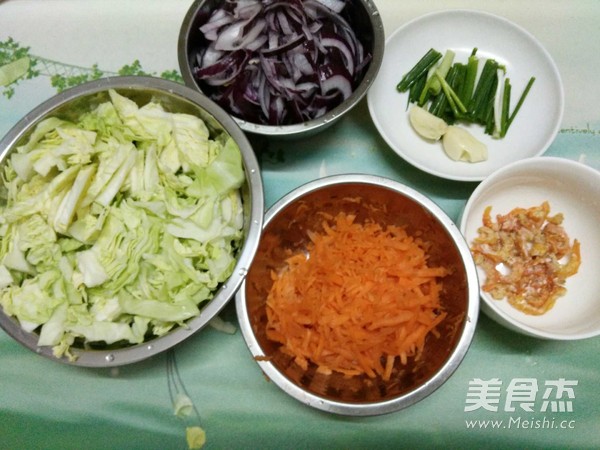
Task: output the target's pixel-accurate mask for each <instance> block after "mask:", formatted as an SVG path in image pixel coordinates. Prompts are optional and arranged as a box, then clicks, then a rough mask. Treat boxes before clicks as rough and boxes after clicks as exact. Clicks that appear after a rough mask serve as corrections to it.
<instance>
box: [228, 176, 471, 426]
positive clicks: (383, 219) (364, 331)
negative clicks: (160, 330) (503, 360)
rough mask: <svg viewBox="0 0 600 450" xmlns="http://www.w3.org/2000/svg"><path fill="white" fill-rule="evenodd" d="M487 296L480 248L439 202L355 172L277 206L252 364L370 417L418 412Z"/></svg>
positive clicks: (289, 386)
mask: <svg viewBox="0 0 600 450" xmlns="http://www.w3.org/2000/svg"><path fill="white" fill-rule="evenodd" d="M478 291H479V285H478V281H477V274H476V268H475V264H474V262H473V259H472V257H471V254H470V252H469V248H468V245H467V244H466V241H465V240H464V238H463V236H462V235H461V233H460V232H459V230H458V228H457V227H456V226H455V225H454V223H453V222H452V220H451V219H449V218H448V216H447V215H446V214H445V213H444V212H443V211H442V210H441V209H440V208H439V207H438V206H437V205H436V204H435V203H434V202H433V201H431V200H430V199H428V198H427V197H425V196H424V195H422V194H420V193H418V192H416V191H414V190H413V189H411V188H409V187H407V186H405V185H403V184H401V183H398V182H396V181H393V180H390V179H387V178H382V177H377V176H371V175H362V174H346V175H337V176H331V177H326V178H322V179H319V180H315V181H312V182H309V183H307V184H305V185H303V186H301V187H299V188H297V189H296V190H294V191H292V192H290V193H289V194H287V195H286V196H284V197H283V198H282V199H280V200H279V201H278V202H277V203H276V204H275V205H273V206H272V207H271V208H270V209H269V211H268V212H267V214H266V216H265V226H264V228H263V234H262V236H261V242H260V244H259V248H258V250H257V253H256V256H255V258H254V260H253V263H252V264H251V266H250V269H249V272H248V275H247V277H246V280H245V281H244V283H243V284H242V286H241V288H240V290H239V291H238V293H237V295H236V308H237V313H238V319H239V322H240V328H241V330H242V334H243V335H244V339H245V340H246V343H247V345H248V347H249V349H250V352H251V354H252V356H253V357H254V359H255V360H256V362H257V363H258V364H259V365H260V367H261V369H262V370H263V372H264V373H265V375H266V376H267V377H268V378H269V379H270V380H272V381H273V382H274V383H275V384H277V385H278V386H279V387H280V388H281V389H282V390H283V391H285V392H286V393H288V394H289V395H291V396H293V397H294V398H296V399H297V400H299V401H301V402H302V403H305V404H307V405H309V406H312V407H315V408H317V409H321V410H324V411H328V412H332V413H337V414H342V415H354V416H368V415H378V414H385V413H390V412H394V411H397V410H400V409H402V408H405V407H407V406H409V405H412V404H414V403H416V402H417V401H419V400H421V399H423V398H425V397H427V396H428V395H429V394H431V393H432V392H434V391H435V390H436V389H437V388H438V387H439V386H441V385H442V384H443V383H444V382H445V381H446V380H447V379H448V378H449V377H450V376H451V375H452V373H453V372H454V371H455V369H456V368H457V367H458V365H459V364H460V362H461V361H462V359H463V357H464V355H465V354H466V352H467V350H468V347H469V345H470V342H471V340H472V337H473V333H474V330H475V324H476V322H477V316H478V312H479V297H478Z"/></svg>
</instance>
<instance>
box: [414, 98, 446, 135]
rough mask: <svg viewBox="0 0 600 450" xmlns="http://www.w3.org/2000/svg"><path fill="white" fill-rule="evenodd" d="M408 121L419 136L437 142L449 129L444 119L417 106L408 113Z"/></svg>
mask: <svg viewBox="0 0 600 450" xmlns="http://www.w3.org/2000/svg"><path fill="white" fill-rule="evenodd" d="M408 119H409V121H410V124H411V125H412V127H413V129H414V130H415V131H416V132H417V134H419V136H421V137H423V138H425V139H430V140H433V141H437V140H439V139H440V138H441V137H442V136H443V135H444V133H446V130H447V129H448V124H447V123H446V122H445V121H444V120H443V119H440V118H439V117H437V116H434V115H433V114H431V113H430V112H429V111H427V110H426V109H423V108H421V107H420V106H417V105H414V106H413V107H412V108H411V109H410V111H409V112H408Z"/></svg>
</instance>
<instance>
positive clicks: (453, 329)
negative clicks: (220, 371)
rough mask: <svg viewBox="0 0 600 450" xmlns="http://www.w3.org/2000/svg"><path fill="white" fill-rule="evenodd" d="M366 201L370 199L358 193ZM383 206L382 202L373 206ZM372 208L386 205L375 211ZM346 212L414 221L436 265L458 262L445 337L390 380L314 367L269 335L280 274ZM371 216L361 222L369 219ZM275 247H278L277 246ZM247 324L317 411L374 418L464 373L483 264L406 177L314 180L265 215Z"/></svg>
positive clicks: (245, 295)
mask: <svg viewBox="0 0 600 450" xmlns="http://www.w3.org/2000/svg"><path fill="white" fill-rule="evenodd" d="M356 197H360V198H361V201H362V202H361V204H358V203H357V202H356V201H355V199H356ZM373 206H375V208H372V207H373ZM373 210H377V211H379V212H378V213H376V214H373V212H372V211H373ZM340 211H345V212H347V213H352V214H356V217H357V220H364V218H365V217H369V218H370V219H373V220H376V221H377V222H378V223H380V224H382V225H389V224H394V225H402V226H406V227H407V228H406V229H407V232H408V233H409V234H410V235H414V234H415V233H417V232H419V233H422V234H421V236H422V237H423V239H425V240H428V241H429V242H431V243H432V246H431V248H430V249H429V250H428V251H429V258H430V259H429V261H430V262H431V264H433V265H444V266H446V267H450V268H451V271H452V274H451V275H448V276H447V277H445V278H444V288H443V293H442V295H441V302H442V305H443V307H444V309H445V310H446V311H447V312H448V317H447V318H446V319H445V320H444V322H442V324H440V328H439V329H438V331H439V336H438V337H435V336H433V335H430V336H429V337H428V338H427V341H426V344H425V349H424V351H423V354H422V356H421V358H420V359H419V361H418V362H415V361H414V360H411V359H409V362H408V364H407V365H406V366H398V365H397V366H396V369H397V370H396V371H395V372H394V375H393V376H392V377H391V379H390V380H389V381H387V382H385V381H383V380H382V379H381V378H375V379H371V378H368V377H366V376H354V377H345V376H343V375H342V374H340V373H337V372H335V371H334V372H333V373H332V374H331V375H324V374H321V373H319V372H317V371H316V370H315V369H316V367H315V366H314V364H312V363H311V364H310V365H309V368H308V370H306V371H305V370H303V369H302V368H301V367H300V366H298V365H297V364H296V363H295V362H294V360H293V358H292V357H290V356H289V355H286V354H285V353H283V352H282V351H281V349H280V345H279V344H276V343H275V342H272V341H270V340H269V339H268V338H267V336H266V323H267V316H266V307H265V303H266V298H267V295H268V293H269V290H270V288H271V286H272V284H273V281H272V280H271V276H270V274H271V271H277V270H279V269H280V268H281V267H283V266H284V265H285V262H284V260H285V258H286V257H288V256H289V255H290V253H289V252H287V250H290V251H291V252H292V253H295V252H297V251H303V250H304V248H305V245H306V243H307V242H308V240H309V238H308V236H307V232H308V231H309V230H319V229H320V221H321V220H322V219H321V216H320V215H319V214H317V213H318V212H325V213H329V214H332V215H335V214H337V213H338V212H340ZM361 218H362V219H361ZM273 248H275V249H276V250H273ZM236 308H237V313H238V320H239V322H240V327H241V330H242V333H243V336H244V339H245V340H246V343H247V345H248V348H249V349H250V352H251V354H252V356H253V357H254V358H255V359H256V362H257V363H258V364H259V366H260V367H261V369H262V370H263V371H264V373H265V374H266V376H267V377H268V378H270V379H271V380H272V381H273V382H274V383H275V384H277V385H278V386H279V387H280V388H281V389H283V390H284V391H285V392H286V393H288V394H289V395H291V396H292V397H294V398H296V399H297V400H298V401H300V402H302V403H304V404H307V405H309V406H311V407H314V408H317V409H320V410H324V411H327V412H331V413H337V414H342V415H352V416H370V415H378V414H384V413H390V412H393V411H397V410H400V409H402V408H405V407H407V406H409V405H412V404H414V403H416V402H417V401H419V400H421V399H423V398H425V397H427V396H428V395H430V394H431V393H433V392H434V391H435V390H436V389H437V388H438V387H440V386H441V385H442V384H443V383H444V382H445V381H446V380H447V379H448V378H449V377H450V376H451V375H452V373H453V372H454V371H455V370H456V368H457V367H458V365H459V364H460V362H461V361H462V359H463V357H464V356H465V354H466V352H467V350H468V347H469V345H470V343H471V340H472V337H473V333H474V331H475V325H476V322H477V317H478V313H479V288H478V281H477V272H476V268H475V264H474V262H473V259H472V257H471V253H470V251H469V248H468V246H467V244H466V241H465V240H464V238H463V236H462V235H461V233H460V232H459V230H458V228H457V227H456V226H455V224H454V223H453V222H452V220H450V218H448V216H447V215H446V214H445V213H444V212H443V211H442V210H441V209H440V208H439V207H438V206H437V205H436V204H435V203H434V202H432V201H431V200H430V199H428V198H427V197H425V196H423V195H422V194H420V193H418V192H416V191H415V190H413V189H411V188H409V187H407V186H405V185H402V184H400V183H398V182H395V181H392V180H389V179H386V178H381V177H376V176H371V175H353V174H349V175H338V176H332V177H328V178H322V179H320V180H316V181H313V182H310V183H308V184H305V185H304V186H301V187H299V188H298V189H296V190H294V191H292V192H291V193H289V194H287V195H286V196H284V197H283V198H282V199H281V200H279V201H278V202H277V203H276V204H275V205H274V206H273V207H271V208H270V209H269V210H268V211H267V214H266V217H265V226H264V230H263V234H262V237H261V243H260V244H259V248H258V251H257V253H256V257H255V259H254V261H253V263H252V265H251V267H250V271H249V273H248V275H247V277H246V279H245V281H244V282H243V283H242V286H241V288H240V290H239V291H238V293H237V294H236Z"/></svg>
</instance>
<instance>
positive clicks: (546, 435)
mask: <svg viewBox="0 0 600 450" xmlns="http://www.w3.org/2000/svg"><path fill="white" fill-rule="evenodd" d="M190 3H191V0H169V1H161V0H127V1H118V0H86V1H83V0H80V1H76V0H45V1H43V2H42V1H39V0H8V1H7V0H5V1H0V66H2V65H4V64H6V63H8V62H10V61H13V60H15V59H18V57H20V56H29V57H30V60H31V61H32V62H33V63H34V64H32V66H31V67H30V71H29V72H28V73H27V75H26V77H25V78H22V79H19V80H17V81H15V82H12V83H10V84H8V85H6V86H1V85H0V135H4V134H5V133H6V132H8V130H9V129H10V128H11V127H12V126H13V125H14V124H15V123H16V122H17V121H18V120H19V119H20V118H21V117H22V116H23V115H25V114H26V113H27V112H28V111H29V110H31V109H32V108H34V107H35V106H36V105H37V104H39V103H40V102H42V101H43V100H45V99H47V98H49V97H50V96H52V95H53V94H55V93H56V92H57V91H60V90H62V89H64V88H66V87H69V86H71V85H75V84H78V83H81V82H82V81H85V80H87V79H92V78H94V77H98V76H108V75H113V74H151V75H154V76H160V77H163V78H169V79H174V80H180V79H181V78H180V76H179V73H178V63H177V52H176V47H177V35H178V33H179V27H180V24H181V21H182V20H183V16H184V14H185V12H186V11H187V8H188V7H189V5H190ZM376 4H377V6H378V8H379V11H380V13H381V16H382V18H383V21H384V25H385V30H386V34H387V35H389V34H391V32H393V31H394V30H395V29H396V28H398V27H399V26H401V25H402V24H403V23H405V22H407V21H409V20H411V19H413V18H416V17H418V16H420V15H422V14H425V13H427V12H432V11H437V10H442V9H450V8H468V9H478V10H483V11H488V12H492V13H495V14H498V15H501V16H504V17H506V18H508V19H509V20H512V21H513V22H516V23H517V24H519V25H521V26H522V27H524V28H526V29H527V30H528V31H530V32H531V33H532V34H533V35H535V36H536V37H537V38H538V39H539V40H540V41H541V42H542V44H543V45H544V46H545V47H546V48H547V50H548V51H549V52H550V53H551V54H552V56H553V57H554V59H555V61H556V63H557V65H558V68H559V70H560V72H561V76H562V79H563V82H564V86H565V113H564V118H563V123H562V126H561V131H560V133H559V134H558V136H557V138H556V140H555V141H554V143H553V144H552V145H551V146H550V148H549V149H548V151H547V152H546V155H554V156H561V157H565V158H569V159H574V160H580V161H584V162H585V163H586V164H589V165H590V166H592V167H595V168H596V169H600V156H599V155H600V107H599V105H600V83H598V82H597V81H596V78H597V72H598V68H600V52H598V47H597V45H596V42H597V40H598V38H600V3H599V2H597V1H595V0H587V1H585V0H580V1H577V2H572V1H567V0H564V1H559V0H552V1H544V0H532V1H528V2H523V1H517V0H504V1H500V0H495V1H488V2H479V1H475V0H471V1H468V0H462V1H461V0H432V1H427V2H423V1H418V0H404V1H397V0H376ZM253 143H254V145H255V150H256V152H257V155H258V157H259V160H260V164H261V169H262V175H263V180H264V185H265V202H266V206H267V207H268V206H270V205H271V204H273V203H274V202H275V201H276V200H277V199H279V198H280V197H281V196H283V195H284V194H285V193H287V192H288V191H290V190H291V189H293V188H295V187H297V186H299V185H301V184H303V183H304V182H307V181H310V180H312V179H315V178H318V177H322V176H324V175H332V174H337V173H346V172H363V173H372V174H377V175H383V176H387V177H390V178H392V179H395V180H398V181H401V182H403V183H406V184H407V185H409V186H412V187H414V188H416V189H418V190H419V191H421V192H423V193H424V194H426V195H428V196H429V197H431V198H432V199H433V200H435V201H436V202H437V203H438V204H439V205H440V206H441V207H442V208H443V209H444V210H445V211H446V212H447V213H448V214H449V215H450V217H451V218H453V219H454V220H457V219H458V217H459V215H460V212H461V210H462V208H463V206H464V204H465V203H466V200H467V198H468V197H469V195H470V193H471V192H472V191H473V189H474V188H475V186H476V184H475V183H461V182H453V181H447V180H442V179H439V178H436V177H434V176H431V175H428V174H425V173H423V172H421V171H419V170H417V169H415V168H413V167H412V166H410V165H409V164H408V163H406V162H405V161H403V160H402V159H401V158H400V157H398V156H397V155H396V154H395V153H394V152H393V151H392V150H391V149H390V148H389V147H388V146H387V145H386V144H385V142H384V141H383V140H382V139H381V138H380V137H379V135H378V133H377V131H376V129H375V127H374V125H373V123H372V122H371V119H370V116H369V112H368V109H367V106H366V101H362V102H361V103H360V104H359V105H358V106H357V107H356V108H355V110H353V111H352V112H351V113H350V114H348V115H347V116H345V117H343V118H342V120H340V122H339V123H337V124H336V125H334V126H333V127H331V128H330V129H328V130H327V131H326V132H325V133H322V134H319V135H317V136H314V137H312V138H309V139H303V140H299V141H277V140H267V139H254V140H253ZM598 300H599V301H600V298H599V299H598ZM222 315H223V317H224V318H225V319H226V320H228V321H230V322H232V323H235V322H236V320H237V319H236V317H235V309H234V307H233V302H231V303H230V304H229V305H228V306H227V308H226V309H225V311H224V312H223V314H222ZM599 353H600V339H599V338H593V339H588V340H584V341H575V342H553V341H542V340H538V339H533V338H528V337H524V336H521V335H518V334H515V333H514V332H511V331H508V330H506V329H504V328H502V327H501V326H499V325H497V324H496V323H494V322H492V321H491V320H489V319H488V318H487V317H485V316H483V315H482V316H481V317H480V319H479V323H478V325H477V331H476V333H475V338H474V341H473V344H472V346H471V348H470V350H469V352H468V354H467V356H466V358H465V360H464V362H463V364H462V365H461V366H460V367H459V368H458V370H457V371H456V372H455V374H454V375H453V376H452V377H451V378H450V380H449V381H447V382H446V383H445V384H444V385H443V386H442V387H441V388H440V389H439V390H437V391H436V392H435V393H434V394H432V395H431V396H429V397H427V398H426V399H424V400H422V401H421V402H419V403H417V404H416V405H414V406H411V407H410V408H408V409H405V410H402V411H400V412H397V413H393V414H388V415H385V416H378V417H369V418H349V417H341V416H335V415H330V414H326V413H323V412H319V411H317V410H314V409H311V408H309V407H307V406H304V405H302V404H300V403H299V402H297V401H296V400H294V399H292V398H291V397H289V396H287V395H286V394H285V393H283V392H282V391H281V390H279V389H278V388H277V387H276V386H275V385H274V384H273V383H269V382H268V381H267V380H266V379H265V377H264V376H263V375H262V373H261V372H260V369H259V367H258V365H257V364H256V363H255V362H254V361H253V360H252V358H251V356H250V353H249V352H248V350H247V348H246V346H245V344H244V342H243V338H242V336H241V334H240V333H239V332H237V333H235V334H232V335H230V334H225V333H222V332H219V331H216V330H214V329H212V328H208V329H206V330H203V331H201V332H200V333H198V334H196V335H194V336H193V337H191V338H190V339H188V340H187V341H185V342H184V343H182V344H180V345H178V346H177V347H176V349H175V350H174V351H172V352H169V353H165V354H161V355H157V356H155V357H153V358H151V359H150V360H147V361H144V362H141V363H137V364H133V365H129V366H124V367H119V368H112V369H101V370H98V369H84V368H76V367H70V366H66V365H63V364H59V363H56V362H54V361H51V360H48V359H46V358H42V357H40V356H38V355H36V354H35V353H33V352H31V351H29V350H27V349H25V348H24V347H22V346H21V345H20V344H18V343H17V342H15V341H14V340H12V339H11V338H9V337H8V336H7V335H6V334H5V333H3V332H0V448H6V449H18V448H23V449H25V448H27V449H35V448H40V449H41V448H44V449H67V448H88V449H96V448H97V449H104V448H144V449H148V448H156V449H159V448H160V449H164V448H186V447H187V444H186V440H185V429H186V427H188V426H194V425H199V426H201V427H202V428H203V429H204V430H205V431H206V436H207V442H206V445H205V448H215V449H223V448H260V449H270V448H278V449H281V448H340V449H341V448H345V449H350V448H352V449H354V448H384V447H385V448H390V447H399V448H432V447H462V448H503V447H506V448H508V447H515V448H546V449H548V448H600V427H598V423H600V408H599V407H598V405H599V404H600V387H599V384H598V374H599V371H600V359H599V357H598V354H599ZM174 389H175V390H178V391H182V392H183V391H185V393H187V395H188V396H189V398H190V399H191V400H192V401H193V403H194V405H195V407H196V410H197V412H198V414H197V415H195V414H194V415H192V416H190V417H188V418H187V419H181V418H179V417H177V416H175V415H174V413H173V405H172V398H171V397H172V394H173V390H174ZM484 394H485V395H487V396H488V398H495V400H494V401H492V402H487V403H486V402H478V401H476V399H477V398H482V396H483V395H484ZM490 396H491V397H490Z"/></svg>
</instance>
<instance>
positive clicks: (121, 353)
mask: <svg viewBox="0 0 600 450" xmlns="http://www.w3.org/2000/svg"><path fill="white" fill-rule="evenodd" d="M109 89H114V90H116V91H117V92H118V93H120V94H121V95H124V96H126V97H128V98H130V99H132V100H134V101H135V102H137V103H138V104H139V105H140V106H141V105H143V104H145V103H147V102H149V101H150V100H155V101H158V102H160V103H161V104H162V106H163V107H164V108H165V109H166V110H168V111H170V112H181V113H188V114H193V115H196V116H198V117H200V118H201V119H203V120H204V121H205V123H206V124H207V126H208V128H209V130H210V131H211V135H212V134H214V133H221V132H226V133H229V135H230V136H231V137H232V138H233V139H234V140H235V141H236V143H237V144H238V146H239V148H240V151H241V154H242V161H243V165H244V170H245V175H246V181H245V184H244V186H243V187H242V190H241V191H242V200H243V204H244V243H243V246H242V248H241V249H240V251H239V254H238V260H237V264H236V267H235V270H234V272H233V274H232V275H231V277H230V278H229V280H228V281H227V282H226V283H224V284H222V285H221V286H220V288H219V289H218V291H217V292H216V294H215V296H214V298H213V299H212V300H210V301H209V302H208V303H207V304H206V305H205V306H204V307H203V309H201V313H200V315H199V316H197V317H195V318H193V319H190V320H189V321H188V322H187V323H186V327H178V328H175V329H173V330H172V331H171V332H169V333H168V334H166V335H164V336H162V337H159V338H156V339H153V340H149V341H147V342H145V343H142V344H139V345H133V346H129V347H124V348H119V349H112V348H111V349H107V350H89V349H85V350H84V349H82V348H72V352H73V354H74V355H75V356H76V357H77V359H76V360H75V361H69V360H68V359H66V358H61V359H57V358H55V357H54V356H53V354H52V348H51V347H38V345H37V340H38V335H37V334H35V333H29V332H26V331H24V330H23V329H22V328H21V326H20V325H19V323H18V322H17V321H16V319H14V318H12V317H9V316H7V315H6V314H4V312H3V311H1V310H0V326H1V327H2V328H3V329H4V331H6V333H8V334H9V335H10V336H12V337H13V338H14V339H16V340H17V341H18V342H20V343H21V344H23V345H24V346H25V347H27V348H29V349H31V350H33V351H35V352H37V353H38V354H40V355H43V356H45V357H48V358H50V359H53V360H57V361H61V362H64V363H67V364H74V365H78V366H87V367H109V366H118V365H124V364H129V363H133V362H136V361H140V360H143V359H146V358H149V357H150V356H153V355H156V354H157V353H160V352H162V351H164V350H166V349H168V348H170V347H172V346H174V345H176V344H178V343H179V342H181V341H183V340H184V339H186V338H188V337H189V336H191V335H192V334H194V333H195V332H196V331H198V330H200V329H201V328H203V327H204V326H205V325H206V324H207V323H208V322H209V321H210V320H211V319H212V318H213V317H214V316H215V315H216V314H218V313H219V311H220V310H221V309H222V308H223V307H224V306H225V304H226V303H227V302H228V301H229V300H230V299H231V298H232V297H233V296H234V294H235V291H236V290H237V289H238V288H239V286H240V284H241V283H242V280H243V279H244V277H245V275H246V272H247V268H248V266H249V265H250V262H251V260H252V258H253V257H254V254H255V252H256V249H257V246H258V240H259V237H260V232H261V229H262V223H263V217H264V194H263V185H262V179H261V176H260V171H259V166H258V162H257V160H256V157H255V154H254V151H253V149H252V147H251V146H250V143H249V142H248V140H247V138H246V136H245V134H244V133H243V131H242V130H241V129H240V128H239V127H238V125H237V124H236V122H235V121H234V120H233V119H232V118H231V117H230V116H229V115H228V114H227V113H225V112H224V111H223V110H222V109H221V108H220V107H219V106H217V105H216V104H214V103H213V102H212V101H210V100H209V99H207V98H206V97H205V96H204V95H202V94H200V93H198V92H196V91H194V90H192V89H190V88H188V87H186V86H183V85H181V84H178V83H174V82H171V81H167V80H162V79H159V78H152V77H114V78H105V79H99V80H96V81H92V82H89V83H86V84H83V85H80V86H77V87H74V88H71V89H69V90H66V91H63V92H62V93H60V94H58V95H56V96H54V97H52V98H50V99H49V100H47V101H45V102H44V103H42V104H41V105H39V106H38V107H36V108H35V109H33V110H32V111H31V112H30V113H28V114H27V115H26V116H25V117H23V118H22V119H21V120H20V121H19V122H18V123H17V124H16V125H15V126H14V127H13V128H12V129H11V130H10V131H9V132H8V133H7V135H6V136H5V137H4V138H3V139H2V140H1V141H0V165H2V164H3V162H4V161H5V160H6V158H7V157H8V155H9V154H10V153H11V152H12V151H13V150H14V149H15V148H16V147H17V146H19V145H22V144H23V143H24V142H25V141H26V140H27V139H28V138H29V136H30V134H31V132H32V131H33V129H34V128H35V126H36V125H37V124H38V123H39V122H40V121H42V120H43V119H45V118H47V117H49V116H58V117H61V118H65V119H76V118H78V117H79V115H80V114H82V113H84V112H87V111H90V110H91V109H92V108H93V107H94V106H97V105H98V104H100V103H103V102H105V101H107V100H108V90H109Z"/></svg>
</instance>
